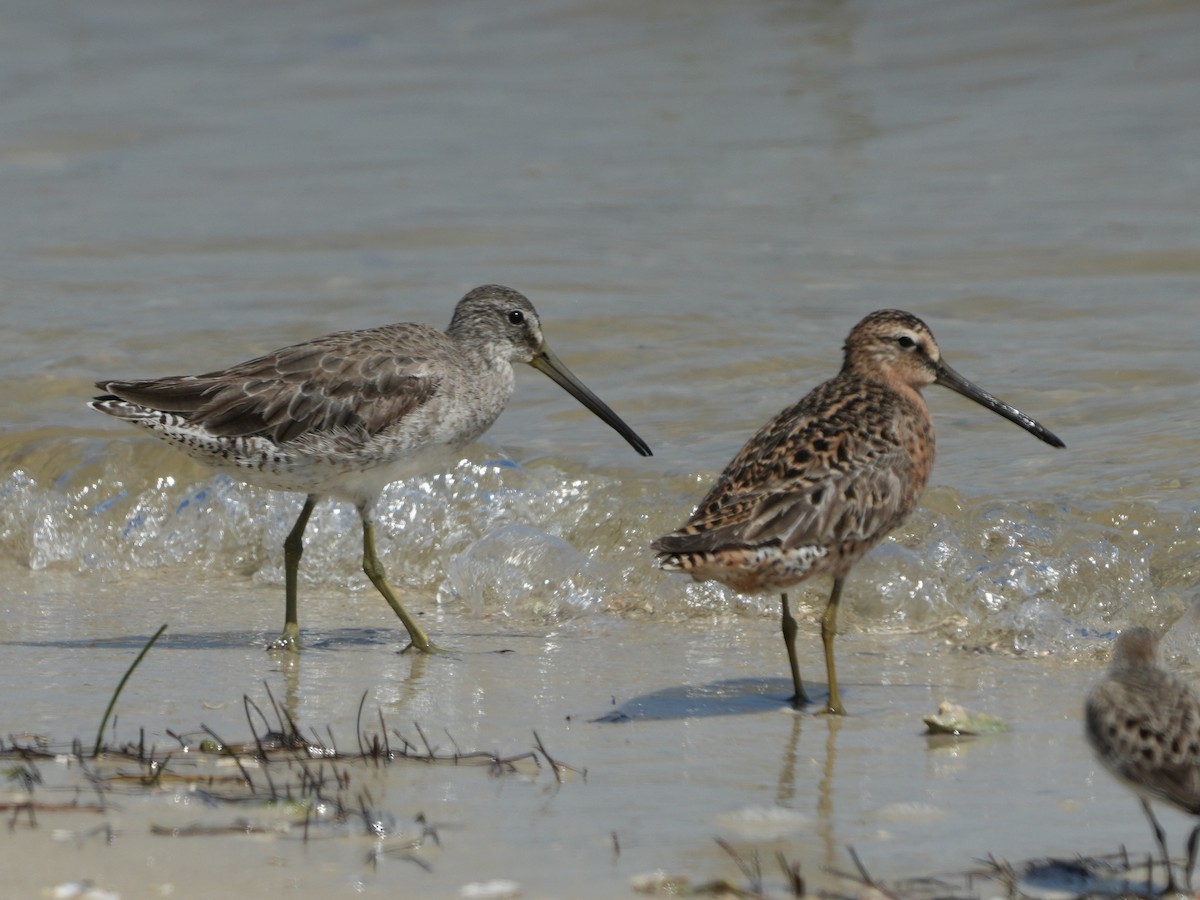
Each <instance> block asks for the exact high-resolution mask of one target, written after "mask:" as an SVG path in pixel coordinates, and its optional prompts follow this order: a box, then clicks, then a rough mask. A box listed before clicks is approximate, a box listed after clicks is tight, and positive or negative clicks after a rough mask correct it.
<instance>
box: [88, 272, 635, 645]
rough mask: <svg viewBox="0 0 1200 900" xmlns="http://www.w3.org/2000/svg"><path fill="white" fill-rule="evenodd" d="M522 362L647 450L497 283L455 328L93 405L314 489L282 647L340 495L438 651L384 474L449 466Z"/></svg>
mask: <svg viewBox="0 0 1200 900" xmlns="http://www.w3.org/2000/svg"><path fill="white" fill-rule="evenodd" d="M514 362H523V363H528V364H529V365H531V366H533V367H534V368H535V369H538V370H539V371H541V372H544V373H545V374H546V375H548V376H549V377H550V378H551V379H553V380H554V381H555V382H557V383H558V384H559V385H561V386H562V387H563V388H565V389H566V390H567V392H568V393H570V394H572V395H573V396H574V397H575V398H576V399H578V400H579V401H580V402H581V403H582V404H583V405H584V406H586V407H587V408H588V409H590V410H591V411H592V412H594V413H595V414H596V415H597V416H599V417H600V418H601V419H603V420H604V421H605V422H607V423H608V424H609V425H610V426H612V428H614V429H615V430H616V431H617V433H619V434H620V435H621V436H622V437H623V438H625V440H627V441H628V442H629V443H630V444H631V445H632V446H633V448H634V449H635V450H637V452H638V453H640V454H642V455H643V456H649V455H650V448H649V446H648V445H647V444H646V442H645V441H643V440H642V439H641V438H640V437H638V436H637V434H635V433H634V431H633V429H631V428H630V427H629V426H628V425H626V424H625V423H624V422H623V421H622V420H621V418H620V417H619V416H618V415H617V414H616V413H615V412H613V411H612V410H611V409H609V407H608V406H607V405H606V404H605V403H604V402H603V401H602V400H600V398H599V397H597V396H596V395H595V394H593V393H592V392H591V391H590V390H588V389H587V388H586V387H585V386H584V385H583V383H582V382H580V381H579V379H577V378H576V377H575V376H574V375H573V374H572V373H571V371H570V370H569V369H568V368H567V367H566V366H565V365H563V363H562V362H561V361H560V360H559V359H558V357H557V356H555V355H554V354H553V353H552V352H551V351H550V348H549V347H548V346H547V344H546V339H545V338H544V337H543V336H542V326H541V322H540V321H539V319H538V314H537V312H536V311H535V310H534V308H533V304H531V303H530V302H529V300H528V299H526V297H525V296H523V295H522V294H520V293H518V292H517V291H514V290H513V289H512V288H507V287H502V286H500V285H494V284H489V285H484V286H483V287H477V288H475V289H474V290H473V291H471V292H470V293H468V294H467V295H466V296H465V297H463V298H462V300H460V301H459V302H458V305H457V306H456V307H455V308H454V316H453V318H452V319H451V320H450V326H449V327H448V328H447V329H446V330H445V331H444V332H442V331H438V330H437V329H435V328H431V327H429V326H426V325H418V324H411V323H404V324H397V325H385V326H383V327H381V328H371V329H367V330H363V331H342V332H338V333H336V334H329V335H325V336H324V337H319V338H316V339H315V340H311V341H307V342H305V343H302V344H295V345H293V346H290V347H284V348H283V349H281V350H276V351H274V352H273V353H268V354H266V355H265V356H260V357H258V358H256V359H252V360H249V361H248V362H244V363H240V364H238V365H236V366H231V367H230V368H228V369H219V370H217V371H213V372H208V373H206V374H203V375H181V376H175V377H168V378H154V379H148V380H144V381H101V382H97V385H96V386H97V387H98V388H100V389H101V390H102V391H106V392H107V393H106V394H105V395H104V396H101V397H97V398H95V399H94V400H93V401H92V402H91V403H90V404H89V405H90V406H91V407H92V408H93V409H97V410H99V411H100V412H103V413H107V414H108V415H110V416H116V417H117V418H119V419H124V420H125V421H127V422H131V423H132V424H134V425H138V426H140V427H142V428H145V429H146V430H147V431H149V432H150V433H151V434H153V435H155V436H156V437H159V438H162V439H163V440H165V441H168V442H169V443H171V444H173V445H175V446H176V447H178V448H179V449H180V450H182V451H183V452H184V453H187V454H188V455H189V456H191V457H193V458H194V459H198V460H200V461H201V462H203V463H207V464H208V465H211V466H214V467H216V468H219V469H225V470H228V471H230V472H232V473H233V474H234V476H235V477H236V478H238V479H240V480H243V481H248V482H251V483H253V484H258V485H262V486H265V487H268V488H273V489H275V490H280V491H299V492H301V493H304V494H306V495H307V496H306V499H305V501H304V506H303V508H302V509H301V510H300V516H299V517H298V518H297V519H296V524H295V525H294V526H293V527H292V530H291V532H290V533H289V534H288V536H287V539H286V540H285V541H284V544H283V548H284V577H285V592H286V612H285V616H284V625H283V634H282V635H280V637H279V638H278V640H276V641H274V642H273V643H272V644H271V645H270V647H271V649H290V650H297V649H299V639H300V629H299V625H298V622H297V616H296V575H297V572H298V570H299V566H300V556H301V554H302V553H303V551H304V528H305V526H306V525H307V524H308V519H309V516H310V515H311V514H312V511H313V508H314V507H315V506H316V504H317V502H318V501H319V500H320V499H321V498H322V497H326V496H330V497H337V498H340V499H343V500H348V501H350V502H351V503H353V504H354V505H355V506H356V507H357V509H358V513H359V516H360V517H361V519H362V530H363V571H364V572H365V573H366V575H367V577H368V578H369V579H370V580H371V583H372V584H373V585H375V587H376V589H377V590H378V591H379V593H380V594H382V595H383V598H384V599H385V600H386V601H387V602H388V605H389V606H391V608H392V609H393V610H394V611H395V613H396V615H397V616H399V617H400V621H401V622H403V623H404V627H405V628H406V629H408V635H409V638H410V639H411V641H412V646H413V647H415V648H416V649H418V650H431V649H434V647H433V644H432V642H431V641H430V640H429V637H428V635H426V633H425V631H424V629H423V628H422V627H421V626H420V625H419V624H418V623H417V621H416V619H414V618H413V617H412V616H411V615H410V614H409V613H408V611H407V610H406V609H405V608H404V606H403V605H402V604H401V603H400V600H399V599H398V598H397V596H396V592H395V591H394V590H393V588H392V586H391V585H390V584H389V582H388V580H387V575H386V573H385V572H384V568H383V565H382V563H381V562H380V561H379V557H378V555H377V554H376V552H375V535H374V526H373V510H374V507H375V503H376V501H377V500H378V498H379V493H380V491H382V490H383V488H384V487H385V486H386V485H387V484H389V483H391V482H393V481H396V480H398V479H401V478H407V477H411V476H413V475H417V474H420V473H423V472H426V471H429V470H436V469H438V468H440V467H442V466H444V465H445V464H446V463H447V462H448V461H450V460H451V459H452V458H453V454H454V453H455V452H457V451H458V450H459V449H460V448H462V447H463V446H465V445H466V444H468V443H470V442H471V441H473V440H475V439H476V438H477V437H479V436H480V435H481V434H483V433H484V432H485V431H486V430H487V429H488V427H489V426H490V425H491V424H492V423H493V422H495V421H496V418H497V417H498V416H499V415H500V413H501V412H502V411H503V409H504V407H505V405H506V404H507V403H508V400H509V398H510V397H511V396H512V393H513V386H514V382H515V377H514V373H513V367H512V364H513V363H514Z"/></svg>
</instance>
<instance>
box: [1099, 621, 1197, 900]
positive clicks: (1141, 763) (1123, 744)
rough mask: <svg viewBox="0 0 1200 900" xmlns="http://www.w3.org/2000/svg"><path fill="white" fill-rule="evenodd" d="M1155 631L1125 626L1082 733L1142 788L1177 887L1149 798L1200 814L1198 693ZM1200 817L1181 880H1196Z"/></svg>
mask: <svg viewBox="0 0 1200 900" xmlns="http://www.w3.org/2000/svg"><path fill="white" fill-rule="evenodd" d="M1157 649H1158V638H1156V637H1155V636H1154V635H1153V634H1152V633H1151V632H1150V630H1149V629H1147V628H1130V629H1127V630H1126V631H1123V632H1121V634H1120V636H1119V637H1118V638H1117V644H1116V647H1115V648H1114V650H1113V657H1112V665H1111V666H1110V667H1109V670H1108V674H1107V675H1106V676H1105V677H1104V680H1102V681H1101V682H1100V683H1099V684H1097V685H1096V686H1095V687H1094V688H1093V689H1092V692H1091V693H1090V694H1088V698H1087V703H1086V704H1085V705H1084V733H1085V734H1086V735H1087V740H1088V743H1089V744H1090V745H1091V747H1092V750H1093V751H1095V753H1096V758H1097V759H1099V760H1100V763H1101V764H1102V765H1103V766H1104V768H1106V769H1108V771H1109V772H1111V773H1112V774H1113V776H1114V777H1115V778H1116V779H1117V780H1118V781H1119V782H1121V784H1123V785H1125V786H1126V787H1127V788H1129V789H1130V790H1131V791H1133V792H1134V793H1135V794H1137V796H1138V800H1139V801H1141V804H1142V809H1143V810H1144V811H1145V813H1146V818H1147V819H1149V821H1150V827H1151V828H1152V829H1153V830H1154V837H1155V839H1156V840H1157V841H1158V847H1159V849H1160V850H1161V851H1162V855H1163V862H1164V863H1165V865H1166V867H1167V892H1168V893H1174V892H1175V891H1176V885H1175V873H1174V870H1173V869H1172V868H1171V856H1170V854H1169V853H1168V852H1167V840H1166V834H1165V832H1164V831H1163V828H1162V826H1161V825H1159V824H1158V819H1156V818H1155V817H1154V812H1153V810H1151V809H1150V801H1151V800H1157V801H1160V802H1162V803H1169V804H1170V805H1172V806H1174V807H1176V808H1177V809H1181V810H1183V811H1184V812H1185V813H1188V814H1190V815H1193V816H1200V696H1197V694H1196V691H1194V690H1193V689H1192V686H1191V685H1190V684H1188V683H1187V682H1186V681H1184V680H1183V679H1182V678H1179V677H1178V676H1176V675H1173V674H1172V673H1170V672H1168V671H1166V670H1165V669H1163V668H1161V667H1160V666H1159V665H1158V662H1157V660H1156V658H1155V656H1156V652H1157ZM1197 840H1200V825H1197V826H1196V827H1195V828H1194V829H1192V833H1191V836H1190V837H1189V838H1188V842H1187V870H1186V871H1185V872H1184V883H1185V884H1186V885H1187V887H1188V890H1189V891H1190V890H1191V885H1192V869H1193V868H1194V867H1195V865H1196V844H1197Z"/></svg>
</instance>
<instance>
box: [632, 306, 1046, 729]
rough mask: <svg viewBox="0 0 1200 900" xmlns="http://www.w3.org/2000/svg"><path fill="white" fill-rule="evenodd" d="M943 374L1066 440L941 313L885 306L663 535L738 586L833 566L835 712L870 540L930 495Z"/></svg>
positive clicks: (683, 563)
mask: <svg viewBox="0 0 1200 900" xmlns="http://www.w3.org/2000/svg"><path fill="white" fill-rule="evenodd" d="M931 384H940V385H942V386H944V387H948V388H950V389H951V390H953V391H957V392H958V393H960V394H962V395H963V396H964V397H969V398H971V399H972V400H974V401H975V402H977V403H980V404H982V405H984V406H986V407H987V408H988V409H990V410H992V411H994V412H996V413H999V414H1000V415H1002V416H1004V418H1006V419H1009V420H1010V421H1012V422H1015V423H1017V424H1018V425H1020V426H1021V427H1022V428H1024V429H1025V430H1026V431H1029V432H1030V433H1031V434H1033V435H1034V436H1035V437H1037V438H1039V439H1041V440H1043V441H1045V442H1046V443H1047V444H1050V445H1051V446H1053V447H1062V446H1064V445H1063V442H1062V441H1061V440H1059V439H1058V438H1057V437H1056V436H1055V435H1053V434H1052V433H1051V432H1049V431H1047V430H1046V428H1044V427H1043V426H1042V425H1040V424H1039V423H1037V422H1035V421H1034V420H1033V419H1031V418H1029V417H1028V416H1027V415H1025V414H1024V413H1022V412H1020V411H1019V410H1017V409H1015V408H1013V407H1011V406H1009V405H1008V404H1006V403H1002V402H1001V401H999V400H997V399H996V398H995V397H993V396H992V395H991V394H989V393H987V392H986V391H984V390H982V389H981V388H979V387H977V386H976V385H974V384H972V383H971V382H969V381H967V379H965V378H963V377H962V376H961V375H959V374H958V373H957V372H955V371H954V370H953V369H952V368H950V366H949V365H947V364H946V362H945V360H943V359H942V356H941V351H940V350H939V349H938V345H937V342H936V341H934V339H933V334H932V333H931V332H930V330H929V328H928V326H926V324H925V323H924V322H922V321H921V320H920V319H918V318H917V317H916V316H914V315H911V314H910V313H906V312H901V311H900V310H894V309H885V310H880V311H878V312H873V313H871V314H870V315H869V316H867V317H866V318H865V319H863V320H862V321H861V322H859V323H858V324H857V325H855V326H854V328H853V330H852V331H851V332H850V336H849V337H848V338H846V345H845V358H844V362H843V363H842V370H841V372H839V373H838V375H837V376H836V377H835V378H833V379H831V380H830V381H827V382H825V383H824V384H822V385H820V386H818V387H817V388H815V389H814V390H813V391H812V392H811V393H809V394H808V395H807V396H806V397H804V398H803V399H802V400H801V401H800V402H799V403H796V404H795V405H793V406H789V407H788V408H787V409H785V410H783V411H782V412H781V413H779V415H777V416H776V417H775V418H773V419H772V420H771V421H770V422H768V423H767V424H766V425H764V426H763V427H762V428H761V429H760V430H759V431H758V433H757V434H755V435H754V436H753V437H752V438H750V440H749V441H747V442H746V444H745V446H744V447H742V449H741V450H740V451H739V452H738V454H737V456H735V457H734V458H733V460H732V461H731V462H730V463H729V465H728V466H726V467H725V471H724V472H722V473H721V476H720V477H719V478H718V479H717V483H716V484H715V485H714V486H713V488H712V489H711V490H710V491H709V492H708V494H707V495H706V496H705V497H704V499H703V500H701V501H700V505H699V506H698V507H696V511H695V512H694V513H692V517H691V518H690V519H688V521H687V524H685V525H684V526H683V527H681V528H680V529H678V530H677V531H674V532H672V533H671V534H668V535H666V536H665V537H661V538H659V539H658V540H656V541H654V543H653V544H651V548H652V549H654V550H655V551H657V552H658V563H659V565H660V566H661V567H662V568H663V569H666V570H668V571H674V572H685V573H687V574H689V575H691V576H692V577H693V578H695V579H696V580H697V581H708V580H713V581H719V582H721V583H722V584H726V585H728V586H729V587H731V588H733V589H734V590H737V591H761V590H768V589H771V588H787V587H790V586H792V585H795V584H798V583H800V582H801V581H804V580H805V579H807V578H810V577H812V576H813V575H818V574H829V575H832V576H833V591H832V593H831V594H830V595H829V603H828V605H827V606H826V608H825V613H824V615H823V616H822V618H821V640H822V643H823V644H824V647H825V668H826V672H827V673H828V676H829V702H828V704H827V705H826V711H827V712H829V713H834V714H839V715H840V714H843V713H844V712H845V709H844V707H843V706H842V701H841V697H840V695H839V693H838V684H837V674H836V672H835V669H834V663H833V638H834V635H835V634H836V633H837V610H838V603H839V602H840V600H841V596H842V585H843V583H844V581H845V579H846V575H847V574H848V573H849V571H850V568H851V567H852V566H853V565H854V563H856V562H857V561H858V560H859V559H860V558H861V557H862V555H863V554H864V553H866V552H867V551H868V550H870V549H871V548H872V547H874V546H875V545H876V544H878V543H879V542H880V541H881V540H883V538H884V536H885V535H887V533H888V532H890V531H891V530H892V529H893V528H896V527H897V526H898V525H900V524H901V523H902V522H903V521H904V520H905V519H907V518H908V516H909V514H910V513H912V511H913V509H914V508H915V507H916V505H917V500H918V498H919V497H920V496H921V491H922V490H923V489H924V488H925V482H926V481H927V480H928V479H929V472H930V469H931V468H932V467H933V457H934V441H933V422H932V421H931V420H930V417H929V408H928V407H927V406H926V405H925V399H924V398H923V397H922V396H921V393H920V391H921V388H924V387H926V386H928V385H931ZM782 600H783V639H784V643H785V644H786V646H787V654H788V662H789V664H790V666H791V670H792V683H793V686H794V688H795V694H794V695H793V697H792V703H793V705H795V706H797V707H799V706H801V705H803V704H805V703H807V702H808V696H807V695H806V694H805V692H804V686H803V684H802V682H801V680H800V666H799V662H798V661H797V658H796V632H797V626H796V620H795V619H794V618H793V616H792V614H791V611H790V609H789V608H788V598H787V594H786V593H784V594H782Z"/></svg>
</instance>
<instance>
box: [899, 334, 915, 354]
mask: <svg viewBox="0 0 1200 900" xmlns="http://www.w3.org/2000/svg"><path fill="white" fill-rule="evenodd" d="M896 343H897V344H899V345H900V349H901V350H911V349H912V348H913V347H915V346H917V342H916V341H914V340H913V339H912V338H910V337H909V336H908V335H907V334H902V335H900V337H898V338H896Z"/></svg>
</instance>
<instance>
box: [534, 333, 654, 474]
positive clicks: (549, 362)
mask: <svg viewBox="0 0 1200 900" xmlns="http://www.w3.org/2000/svg"><path fill="white" fill-rule="evenodd" d="M529 364H530V365H531V366H533V367H534V368H535V369H537V370H538V371H539V372H544V373H545V374H546V375H547V376H548V377H549V378H550V380H552V381H553V382H554V383H555V384H557V385H558V386H559V387H561V388H562V389H563V390H565V391H566V392H567V393H568V394H570V395H571V396H572V397H574V398H575V399H576V400H578V401H579V402H580V403H582V404H583V405H584V406H586V407H587V408H588V409H590V410H591V411H592V412H594V413H595V414H596V415H598V416H599V417H600V418H601V419H603V420H604V421H605V422H607V423H608V425H609V427H610V428H612V429H613V430H614V431H615V432H616V433H617V434H619V435H620V436H621V437H623V438H625V440H627V441H629V446H631V447H633V449H634V450H636V451H637V452H638V453H640V454H642V456H652V455H653V454H652V453H651V452H650V445H649V444H647V443H646V442H645V441H643V440H642V439H641V438H640V437H638V436H637V434H636V432H634V430H633V429H632V428H630V427H629V426H628V425H626V424H625V422H624V421H623V420H622V419H621V417H620V416H618V415H617V414H616V413H615V412H613V411H612V410H611V409H609V407H608V404H607V403H605V402H604V401H603V400H601V399H600V398H599V397H597V396H596V395H595V394H593V393H592V392H591V391H589V390H588V389H587V388H586V387H585V386H584V384H583V382H582V381H580V380H579V379H578V378H576V377H575V376H574V375H573V374H572V373H571V370H570V369H568V368H567V367H566V366H565V365H563V363H562V360H560V359H559V358H558V357H557V356H555V355H554V354H553V353H552V352H551V351H550V348H549V347H547V346H546V345H545V344H543V345H542V349H541V352H540V353H538V354H537V356H535V357H534V358H533V359H531V360H530V361H529Z"/></svg>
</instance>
